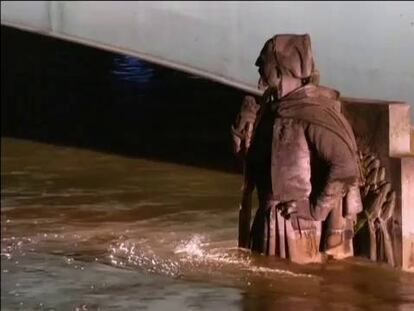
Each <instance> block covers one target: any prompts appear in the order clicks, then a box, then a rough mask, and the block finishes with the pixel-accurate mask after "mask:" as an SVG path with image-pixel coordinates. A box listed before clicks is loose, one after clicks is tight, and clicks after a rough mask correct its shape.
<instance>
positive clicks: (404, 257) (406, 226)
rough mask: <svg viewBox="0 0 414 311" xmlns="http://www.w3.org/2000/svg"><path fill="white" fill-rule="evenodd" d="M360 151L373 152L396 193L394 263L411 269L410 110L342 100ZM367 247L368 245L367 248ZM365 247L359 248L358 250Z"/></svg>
mask: <svg viewBox="0 0 414 311" xmlns="http://www.w3.org/2000/svg"><path fill="white" fill-rule="evenodd" d="M341 101H342V112H343V113H344V114H345V116H346V118H347V119H348V120H349V121H350V123H351V125H352V127H353V129H354V133H355V136H356V138H357V142H358V145H359V147H360V149H361V151H362V152H373V153H375V154H376V155H377V156H378V158H379V159H380V160H381V164H382V166H384V167H385V171H386V180H387V181H389V182H390V183H391V184H392V188H393V190H394V191H395V192H396V206H395V210H394V214H393V219H392V222H391V223H390V224H389V229H390V230H389V231H390V233H391V237H392V244H393V248H394V253H395V261H396V264H397V265H398V266H399V267H402V268H403V269H405V270H411V269H414V154H412V153H411V151H410V148H411V144H410V136H411V134H410V131H411V127H410V107H409V105H408V104H406V103H403V102H391V101H380V100H365V99H353V98H342V99H341ZM368 247H369V246H368ZM364 248H366V246H365V245H361V247H359V249H364Z"/></svg>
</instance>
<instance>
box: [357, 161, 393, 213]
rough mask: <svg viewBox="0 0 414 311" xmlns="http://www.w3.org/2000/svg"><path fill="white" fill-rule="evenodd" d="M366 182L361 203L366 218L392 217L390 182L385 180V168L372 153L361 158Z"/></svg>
mask: <svg viewBox="0 0 414 311" xmlns="http://www.w3.org/2000/svg"><path fill="white" fill-rule="evenodd" d="M363 167H364V170H365V175H366V176H367V178H366V184H365V186H364V189H363V205H364V207H365V213H366V215H367V218H368V220H370V221H374V220H375V219H381V220H388V219H390V218H391V217H392V214H393V212H394V207H395V192H394V191H392V189H391V184H390V183H389V182H387V181H386V180H385V168H384V167H382V166H381V165H380V160H379V159H378V158H377V157H376V156H375V155H373V154H368V155H366V156H365V157H364V158H363Z"/></svg>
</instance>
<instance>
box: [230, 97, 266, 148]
mask: <svg viewBox="0 0 414 311" xmlns="http://www.w3.org/2000/svg"><path fill="white" fill-rule="evenodd" d="M259 109H260V105H259V104H257V103H256V100H255V98H254V97H253V96H249V95H248V96H245V97H244V98H243V102H242V105H241V107H240V112H239V113H238V114H237V117H236V120H235V121H234V123H233V124H232V126H231V134H232V138H233V150H234V153H235V154H239V153H240V152H243V153H246V152H247V150H248V149H249V147H250V144H251V140H252V135H253V130H254V125H255V122H256V118H257V115H258V111H259Z"/></svg>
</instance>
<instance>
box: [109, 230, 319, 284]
mask: <svg viewBox="0 0 414 311" xmlns="http://www.w3.org/2000/svg"><path fill="white" fill-rule="evenodd" d="M213 244H214V243H210V242H209V240H208V237H207V236H205V235H202V234H194V235H192V236H191V237H190V238H189V239H183V240H180V241H179V242H178V243H176V244H175V245H176V246H175V247H174V246H173V249H172V252H173V254H171V253H167V254H164V256H162V255H161V252H160V251H157V253H156V252H154V251H153V250H152V249H151V248H150V247H149V245H148V244H147V243H139V242H138V243H137V242H132V241H118V242H117V243H115V244H112V245H111V246H110V247H109V260H110V262H111V264H113V265H115V266H118V267H134V268H137V267H138V268H140V269H143V270H145V271H147V272H153V273H160V274H165V275H168V276H171V277H178V276H182V275H186V274H191V272H194V271H196V272H197V273H199V274H201V273H203V272H204V273H219V274H220V273H223V274H224V273H225V271H234V270H235V269H236V270H238V271H241V272H243V273H245V274H246V273H247V274H254V275H255V274H260V275H272V274H278V275H284V276H289V277H306V278H311V277H314V276H313V275H311V274H304V273H295V272H292V271H289V270H284V269H279V268H274V267H265V266H257V265H255V264H254V263H253V262H252V256H251V254H250V252H249V251H246V250H241V249H239V248H237V247H220V248H214V247H212V245H213ZM169 245H174V243H169ZM170 249H171V246H170ZM165 257H166V258H165Z"/></svg>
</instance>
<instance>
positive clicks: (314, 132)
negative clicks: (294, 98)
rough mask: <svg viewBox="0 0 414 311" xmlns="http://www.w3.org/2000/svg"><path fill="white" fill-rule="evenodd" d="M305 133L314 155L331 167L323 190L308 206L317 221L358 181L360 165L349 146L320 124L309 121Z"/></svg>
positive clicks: (323, 217) (325, 215)
mask: <svg viewBox="0 0 414 311" xmlns="http://www.w3.org/2000/svg"><path fill="white" fill-rule="evenodd" d="M306 135H307V138H308V141H309V144H310V145H311V148H310V149H311V152H314V153H316V154H314V155H312V156H317V157H319V158H320V160H322V161H323V162H325V163H326V164H327V165H326V166H327V167H328V174H327V178H326V180H325V182H324V184H323V185H322V189H321V191H320V192H319V193H317V194H316V197H315V198H314V200H313V202H310V206H309V212H310V214H311V215H312V217H313V218H314V219H315V220H325V219H326V217H327V216H328V214H329V212H330V211H331V210H332V209H333V208H334V207H335V206H336V202H337V200H338V199H340V198H342V197H343V195H344V194H345V192H346V190H347V188H348V186H349V185H352V184H354V183H355V182H356V180H357V176H358V172H357V170H356V168H357V166H356V165H355V158H354V157H353V155H352V153H351V152H350V151H349V149H348V146H347V145H346V144H345V143H344V142H343V140H342V139H341V138H340V137H339V136H338V135H337V134H336V133H334V132H332V131H330V130H329V129H327V128H324V127H322V126H319V125H315V124H308V126H307V128H306ZM313 169H317V168H313ZM314 173H315V172H311V174H314Z"/></svg>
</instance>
